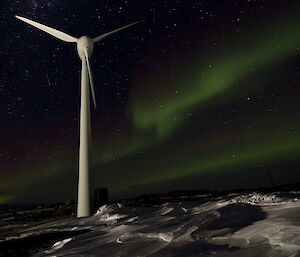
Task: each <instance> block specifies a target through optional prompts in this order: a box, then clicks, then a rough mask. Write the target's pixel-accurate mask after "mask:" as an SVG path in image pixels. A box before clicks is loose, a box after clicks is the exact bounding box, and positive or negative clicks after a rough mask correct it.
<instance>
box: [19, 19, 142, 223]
mask: <svg viewBox="0 0 300 257" xmlns="http://www.w3.org/2000/svg"><path fill="white" fill-rule="evenodd" d="M15 17H16V18H17V19H19V20H21V21H24V22H26V23H28V24H30V25H32V26H34V27H36V28H38V29H40V30H43V31H45V32H47V33H48V34H50V35H52V36H54V37H56V38H58V39H60V40H62V41H65V42H70V43H72V42H73V43H77V52H78V55H79V57H80V59H81V61H82V69H81V105H80V146H79V181H78V207H77V217H87V216H90V214H91V209H90V183H89V167H90V147H91V138H90V135H91V118H90V91H89V84H90V87H91V91H92V98H93V103H94V107H95V109H96V108H97V107H96V98H95V90H94V82H93V75H92V69H91V66H90V62H89V58H90V57H91V56H92V53H93V49H94V43H97V42H99V41H101V40H102V39H104V38H106V37H107V36H110V35H112V34H113V33H116V32H118V31H120V30H123V29H126V28H128V27H130V26H132V25H134V24H136V23H138V22H134V23H131V24H129V25H126V26H124V27H121V28H118V29H116V30H113V31H111V32H108V33H105V34H102V35H100V36H98V37H95V38H93V39H92V38H89V37H87V36H82V37H80V38H76V37H72V36H70V35H68V34H66V33H64V32H61V31H59V30H56V29H53V28H50V27H48V26H45V25H42V24H40V23H37V22H35V21H32V20H29V19H27V18H23V17H20V16H17V15H16V16H15Z"/></svg>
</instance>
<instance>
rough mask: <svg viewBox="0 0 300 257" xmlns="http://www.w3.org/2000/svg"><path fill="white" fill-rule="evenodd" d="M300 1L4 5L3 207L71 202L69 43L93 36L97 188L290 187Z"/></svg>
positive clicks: (299, 74) (0, 57) (0, 67)
mask: <svg viewBox="0 0 300 257" xmlns="http://www.w3.org/2000/svg"><path fill="white" fill-rule="evenodd" d="M297 2H298V1H274V0H272V1H271V0H261V1H260V0H236V1H232V0H229V1H208V0H206V1H196V0H193V1H183V0H169V1H138V0H135V1H130V0H128V1H126V0H123V1H116V0H114V1H96V0H82V1H75V0H65V1H49V0H36V1H34V0H24V1H16V0H4V1H2V2H1V16H0V28H1V36H0V37H1V38H0V40H1V41H0V42H1V48H0V123H1V126H0V204H4V203H28V202H58V201H65V200H70V199H77V180H78V139H79V137H78V136H79V101H80V99H79V96H80V92H79V89H80V88H79V86H80V69H81V61H80V59H79V57H78V55H77V51H76V44H72V43H65V42H62V41H60V40H58V39H56V38H54V37H52V36H50V35H48V34H46V33H44V32H42V31H39V30H37V29H36V28H34V27H32V26H30V25H28V24H26V23H24V22H21V21H19V20H17V19H15V18H14V15H20V16H23V17H26V18H29V19H32V20H35V21H37V22H40V23H42V24H45V25H48V26H51V27H53V28H57V29H59V30H62V31H64V32H66V33H68V34H70V35H72V36H75V37H80V36H82V35H87V36H90V37H96V36H98V35H100V34H102V33H106V32H109V31H111V30H113V29H116V28H119V27H121V26H124V25H127V24H129V23H132V22H135V21H139V22H140V23H139V24H137V25H135V26H133V27H130V28H128V29H126V30H124V31H121V32H118V33H116V34H114V35H112V36H110V37H107V38H106V39H104V40H103V41H102V42H100V43H98V44H95V48H94V53H93V56H92V58H91V65H92V69H93V77H94V83H95V92H96V99H97V104H98V109H97V110H94V109H92V138H93V147H92V155H93V165H92V169H91V176H92V184H93V187H107V188H108V190H109V194H110V198H112V199H116V198H123V197H128V196H134V195H137V194H141V193H156V192H165V191H170V190H179V189H212V190H213V189H218V190H220V189H229V188H242V187H261V186H269V185H270V179H269V176H268V172H267V168H269V170H270V171H271V173H272V175H273V180H274V182H275V184H286V183H296V182H299V181H300V172H299V169H300V161H299V154H300V132H299V129H300V119H299V117H300V116H299V115H300V103H299V96H300V87H299V85H300V84H299V83H300V56H299V53H300V50H299V49H300V33H299V25H300V16H299V13H300V5H299V4H297Z"/></svg>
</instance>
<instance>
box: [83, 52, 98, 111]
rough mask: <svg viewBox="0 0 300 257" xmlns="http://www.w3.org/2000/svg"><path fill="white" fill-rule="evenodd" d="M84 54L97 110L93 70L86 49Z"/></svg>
mask: <svg viewBox="0 0 300 257" xmlns="http://www.w3.org/2000/svg"><path fill="white" fill-rule="evenodd" d="M84 53H85V59H86V63H87V67H88V73H89V78H90V85H91V91H92V97H93V103H94V107H95V109H97V105H96V97H95V89H94V81H93V74H92V68H91V65H90V61H89V55H88V52H87V50H86V48H85V49H84Z"/></svg>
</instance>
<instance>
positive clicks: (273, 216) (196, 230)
mask: <svg viewBox="0 0 300 257" xmlns="http://www.w3.org/2000/svg"><path fill="white" fill-rule="evenodd" d="M298 195H299V193H298V192H290V193H289V194H286V195H285V196H283V195H282V194H281V195H280V194H258V193H250V194H244V195H239V196H236V195H233V196H232V195H231V196H224V197H218V198H215V199H213V198H211V199H201V200H194V201H182V202H171V203H165V204H161V205H155V206H149V207H137V206H135V207H128V206H122V205H121V204H110V205H105V206H102V207H101V208H100V209H99V210H98V212H97V213H96V214H95V215H94V216H92V217H89V218H80V219H72V220H65V221H59V222H53V223H50V224H49V223H48V224H44V225H40V226H38V227H35V228H32V229H30V230H27V231H24V234H26V233H27V235H29V234H32V233H34V234H36V233H40V234H43V233H48V232H49V231H61V230H64V231H68V230H69V231H74V230H78V231H80V230H83V229H87V228H88V229H89V231H88V232H85V233H83V234H80V235H77V236H74V237H72V238H67V239H65V240H61V241H59V242H56V243H55V244H54V245H52V246H51V247H50V248H49V249H46V250H44V251H41V252H39V253H38V254H36V255H35V256H36V257H41V256H57V257H59V256H108V257H110V256H130V257H134V256H151V257H153V256H161V257H167V256H180V257H182V256H186V257H192V256H207V257H208V256H220V257H227V256H243V257H252V256H253V257H254V256H255V257H257V256H262V257H265V256H276V257H280V256H284V257H286V256H295V257H296V256H300V226H299V225H300V214H299V213H300V200H298ZM24 234H23V235H22V236H23V237H24Z"/></svg>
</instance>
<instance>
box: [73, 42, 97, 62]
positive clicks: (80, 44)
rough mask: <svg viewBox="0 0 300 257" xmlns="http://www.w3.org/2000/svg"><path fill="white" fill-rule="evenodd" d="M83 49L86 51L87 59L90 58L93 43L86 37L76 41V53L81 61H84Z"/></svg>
mask: <svg viewBox="0 0 300 257" xmlns="http://www.w3.org/2000/svg"><path fill="white" fill-rule="evenodd" d="M85 49H86V50H87V53H88V57H89V58H90V57H91V56H92V53H93V50H94V42H93V40H92V39H91V38H89V37H87V36H83V37H81V38H79V39H78V40H77V52H78V55H79V57H80V59H81V60H84V59H85Z"/></svg>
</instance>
